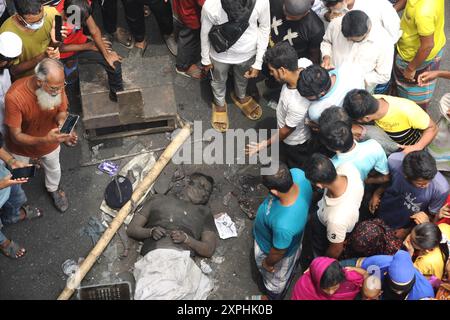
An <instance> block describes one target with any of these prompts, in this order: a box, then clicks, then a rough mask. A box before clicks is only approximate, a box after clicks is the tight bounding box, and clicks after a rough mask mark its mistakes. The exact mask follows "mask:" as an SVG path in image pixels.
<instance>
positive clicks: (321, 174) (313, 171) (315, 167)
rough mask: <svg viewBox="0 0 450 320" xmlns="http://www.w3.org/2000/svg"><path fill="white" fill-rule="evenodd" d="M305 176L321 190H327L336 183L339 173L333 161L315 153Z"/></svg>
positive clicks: (308, 164) (308, 163) (306, 168)
mask: <svg viewBox="0 0 450 320" xmlns="http://www.w3.org/2000/svg"><path fill="white" fill-rule="evenodd" d="M305 176H306V178H307V179H308V180H309V181H310V182H311V184H312V185H315V186H316V187H317V188H319V189H325V188H326V187H327V186H328V185H330V184H331V183H333V182H334V181H336V178H337V172H336V168H335V167H334V165H333V163H332V162H331V160H330V159H329V158H328V157H326V156H324V155H323V154H321V153H314V154H313V155H312V156H311V158H310V159H309V161H308V162H307V164H306V167H305Z"/></svg>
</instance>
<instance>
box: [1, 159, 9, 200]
mask: <svg viewBox="0 0 450 320" xmlns="http://www.w3.org/2000/svg"><path fill="white" fill-rule="evenodd" d="M9 174H10V172H9V170H8V169H6V167H5V165H4V162H3V161H1V160H0V180H1V179H3V178H5V177H6V176H7V175H9ZM10 193H11V187H8V188H4V189H0V208H1V207H3V205H4V204H5V202H6V201H7V200H8V199H9V195H10Z"/></svg>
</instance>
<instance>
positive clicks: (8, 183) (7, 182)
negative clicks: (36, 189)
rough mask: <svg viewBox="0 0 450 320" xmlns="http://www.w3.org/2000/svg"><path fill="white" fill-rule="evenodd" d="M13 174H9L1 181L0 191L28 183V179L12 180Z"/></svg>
mask: <svg viewBox="0 0 450 320" xmlns="http://www.w3.org/2000/svg"><path fill="white" fill-rule="evenodd" d="M11 178H12V174H8V175H7V176H6V177H4V178H3V179H1V180H0V189H5V188H8V187H10V186H12V185H15V184H23V183H26V182H28V178H19V179H15V180H12V179H11Z"/></svg>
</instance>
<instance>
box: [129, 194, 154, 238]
mask: <svg viewBox="0 0 450 320" xmlns="http://www.w3.org/2000/svg"><path fill="white" fill-rule="evenodd" d="M149 216H150V203H149V202H148V203H146V204H145V205H144V207H143V208H142V210H141V211H140V212H139V213H136V214H135V215H134V217H133V219H132V220H131V222H130V224H129V225H128V227H127V235H128V236H129V237H130V238H133V239H136V240H145V239H148V238H150V237H151V236H152V231H153V228H145V225H146V224H147V221H148V217H149Z"/></svg>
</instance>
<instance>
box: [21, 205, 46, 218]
mask: <svg viewBox="0 0 450 320" xmlns="http://www.w3.org/2000/svg"><path fill="white" fill-rule="evenodd" d="M22 209H23V211H25V219H24V220H33V219H36V218H41V217H42V216H43V215H44V214H43V212H42V210H41V209H39V208H32V207H30V206H29V205H25V206H23V207H22Z"/></svg>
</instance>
